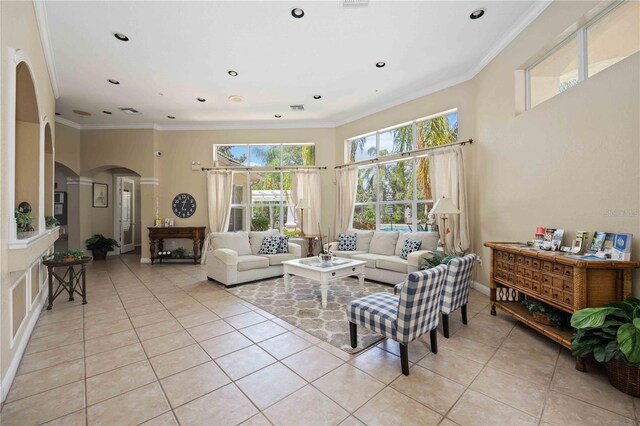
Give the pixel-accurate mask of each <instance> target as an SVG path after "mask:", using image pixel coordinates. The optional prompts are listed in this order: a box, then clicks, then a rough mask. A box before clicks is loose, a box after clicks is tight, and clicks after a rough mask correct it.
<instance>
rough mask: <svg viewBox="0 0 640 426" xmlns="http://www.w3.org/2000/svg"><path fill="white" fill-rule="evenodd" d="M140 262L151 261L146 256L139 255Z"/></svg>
mask: <svg viewBox="0 0 640 426" xmlns="http://www.w3.org/2000/svg"><path fill="white" fill-rule="evenodd" d="M140 263H151V259H150V258H148V257H141V258H140Z"/></svg>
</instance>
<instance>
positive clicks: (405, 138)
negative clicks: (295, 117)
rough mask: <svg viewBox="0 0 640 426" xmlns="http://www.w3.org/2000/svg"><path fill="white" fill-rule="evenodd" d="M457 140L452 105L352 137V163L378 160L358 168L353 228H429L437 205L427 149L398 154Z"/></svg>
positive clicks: (396, 229)
mask: <svg viewBox="0 0 640 426" xmlns="http://www.w3.org/2000/svg"><path fill="white" fill-rule="evenodd" d="M457 138H458V111H457V109H453V110H450V111H445V112H442V113H440V114H437V115H434V116H430V117H426V118H423V119H419V120H414V121H411V122H408V123H403V124H401V125H398V126H394V127H393V128H388V129H382V130H378V131H376V132H373V133H369V134H366V135H362V136H359V137H356V138H352V139H348V140H347V142H346V143H347V156H348V158H347V161H348V162H349V163H355V162H359V161H365V160H370V159H374V158H378V159H379V161H378V162H376V163H375V164H367V163H365V164H364V165H362V166H361V167H359V168H358V186H357V191H356V203H355V210H354V213H353V227H354V228H355V229H378V230H382V231H391V230H394V231H401V232H411V231H425V230H427V223H428V222H429V219H428V214H429V210H430V209H431V208H432V207H433V199H432V198H433V197H432V194H431V182H430V176H429V159H428V158H427V156H426V153H425V152H422V153H416V154H411V155H408V156H400V154H402V153H407V152H410V151H414V150H418V149H423V148H431V147H435V146H440V145H446V144H449V143H452V142H455V141H456V140H457ZM394 155H395V156H396V157H398V156H399V158H395V157H393V156H394ZM385 156H389V160H390V161H386V160H385V158H384V157H385Z"/></svg>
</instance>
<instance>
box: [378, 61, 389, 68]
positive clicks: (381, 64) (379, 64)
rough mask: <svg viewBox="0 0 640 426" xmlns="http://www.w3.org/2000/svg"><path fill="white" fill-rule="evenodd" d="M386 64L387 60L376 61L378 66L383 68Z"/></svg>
mask: <svg viewBox="0 0 640 426" xmlns="http://www.w3.org/2000/svg"><path fill="white" fill-rule="evenodd" d="M385 65H387V63H386V62H383V61H380V62H376V67H378V68H383V67H384V66H385Z"/></svg>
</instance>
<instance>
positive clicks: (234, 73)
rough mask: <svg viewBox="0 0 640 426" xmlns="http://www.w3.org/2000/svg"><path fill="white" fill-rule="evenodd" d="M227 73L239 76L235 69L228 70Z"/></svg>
mask: <svg viewBox="0 0 640 426" xmlns="http://www.w3.org/2000/svg"><path fill="white" fill-rule="evenodd" d="M227 74H229V75H230V76H231V77H237V76H238V72H237V71H234V70H230V71H227Z"/></svg>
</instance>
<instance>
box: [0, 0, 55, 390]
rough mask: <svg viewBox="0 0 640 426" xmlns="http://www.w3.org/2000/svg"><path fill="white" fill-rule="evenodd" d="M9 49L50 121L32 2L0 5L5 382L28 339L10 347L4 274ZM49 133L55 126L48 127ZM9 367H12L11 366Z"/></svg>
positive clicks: (2, 273) (10, 278)
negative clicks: (19, 56) (23, 64)
mask: <svg viewBox="0 0 640 426" xmlns="http://www.w3.org/2000/svg"><path fill="white" fill-rule="evenodd" d="M10 49H14V50H20V51H21V52H22V53H23V54H26V55H27V56H28V58H29V62H30V71H31V75H32V77H33V81H34V84H35V89H36V97H37V103H38V107H39V111H38V115H39V118H38V119H39V120H41V119H42V118H44V117H48V118H49V120H53V117H54V112H55V99H54V95H53V89H52V87H51V83H50V80H49V75H48V71H47V66H46V63H45V58H44V53H43V49H42V45H41V42H40V34H39V32H38V28H37V22H36V17H35V12H34V9H33V3H32V2H18V1H16V2H0V52H2V55H0V88H1V89H0V108H1V110H0V282H1V285H0V325H1V326H0V379H1V380H2V381H5V379H6V378H7V372H8V371H9V367H10V366H11V365H13V366H16V365H17V364H16V363H17V360H18V358H17V356H16V355H19V353H18V350H19V349H20V348H21V345H22V344H23V343H26V341H27V339H28V338H29V335H28V333H27V332H26V327H25V328H23V329H22V331H21V332H20V333H19V334H18V336H16V342H15V344H14V345H13V347H12V346H11V344H10V339H11V331H12V330H10V327H9V324H10V317H9V313H10V310H9V304H10V303H11V299H12V297H11V294H10V291H9V288H10V286H11V285H12V284H13V283H15V280H16V279H18V277H17V276H15V275H14V274H12V275H9V273H8V269H9V268H8V258H9V256H10V252H9V250H8V238H9V224H10V223H11V220H10V218H11V216H12V215H13V209H14V206H10V205H8V204H9V202H8V200H9V194H10V191H13V188H9V187H8V182H9V177H10V174H11V173H14V171H13V170H12V169H11V168H10V167H9V156H8V150H9V139H10V138H9V136H10V134H11V131H10V130H11V129H13V128H14V123H13V122H12V121H13V120H15V119H14V118H12V117H11V115H10V113H9V112H10V111H9V110H8V109H7V108H6V107H7V106H8V107H11V106H12V102H10V96H11V93H12V90H11V84H9V76H10V75H12V74H13V73H14V72H15V71H14V70H15V67H16V63H15V61H14V58H13V57H12V56H11V55H10V51H11V50H10ZM51 130H52V131H53V132H55V126H53V124H52V129H51ZM37 314H38V312H37V310H31V311H30V312H28V313H27V317H26V321H27V323H31V321H32V319H33V318H35V317H36V316H37ZM12 363H13V364H12Z"/></svg>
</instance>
